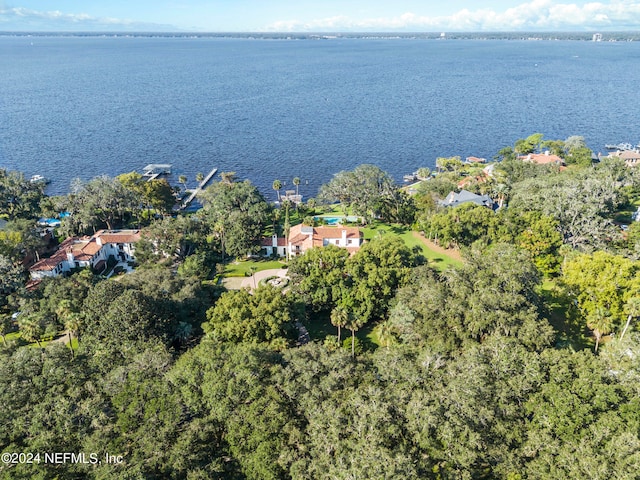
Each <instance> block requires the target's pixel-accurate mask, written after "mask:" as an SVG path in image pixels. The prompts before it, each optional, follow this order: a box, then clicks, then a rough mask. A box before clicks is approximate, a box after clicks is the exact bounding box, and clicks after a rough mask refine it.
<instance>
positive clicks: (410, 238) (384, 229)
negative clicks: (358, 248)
mask: <svg viewBox="0 0 640 480" xmlns="http://www.w3.org/2000/svg"><path fill="white" fill-rule="evenodd" d="M362 230H363V232H364V238H365V240H371V239H372V238H375V237H376V236H378V235H395V236H397V237H400V238H401V239H402V241H403V242H404V243H405V245H406V246H407V247H409V248H414V247H419V248H420V250H421V251H422V255H424V257H425V258H426V259H427V260H429V263H430V264H431V265H432V266H433V267H435V268H436V269H438V270H440V271H443V270H446V269H447V268H448V267H450V266H461V265H462V262H461V261H460V260H458V259H457V258H453V257H452V256H450V255H447V254H446V253H442V252H437V251H435V250H432V249H430V248H429V247H428V246H427V245H426V244H425V243H424V242H423V241H422V240H421V239H420V238H418V237H417V236H416V235H414V232H413V231H412V230H411V229H410V228H408V227H405V226H402V225H395V224H387V223H381V222H374V223H373V224H371V225H369V226H367V227H364V228H363V229H362Z"/></svg>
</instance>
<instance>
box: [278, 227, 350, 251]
mask: <svg viewBox="0 0 640 480" xmlns="http://www.w3.org/2000/svg"><path fill="white" fill-rule="evenodd" d="M343 232H345V235H346V238H347V239H355V238H357V239H360V237H361V236H362V233H361V232H360V229H359V228H358V227H307V226H302V225H295V226H293V227H291V231H290V233H289V242H290V243H291V244H292V245H297V246H300V247H304V248H311V247H321V246H323V245H324V241H325V240H330V239H338V238H340V239H341V238H342V234H343Z"/></svg>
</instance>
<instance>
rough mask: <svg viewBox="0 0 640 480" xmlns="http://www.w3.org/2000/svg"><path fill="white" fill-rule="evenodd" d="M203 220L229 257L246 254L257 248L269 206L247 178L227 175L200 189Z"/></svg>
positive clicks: (266, 221) (266, 220)
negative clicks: (239, 180)
mask: <svg viewBox="0 0 640 480" xmlns="http://www.w3.org/2000/svg"><path fill="white" fill-rule="evenodd" d="M201 199H202V203H203V205H204V208H203V215H202V217H203V219H204V221H205V222H206V223H207V224H208V225H209V228H210V229H211V231H212V232H213V233H214V235H215V237H216V238H217V239H218V240H219V242H220V247H221V249H222V250H223V251H224V252H225V253H227V254H228V255H231V256H246V255H247V254H249V253H255V252H257V251H259V249H260V239H261V238H262V230H263V228H264V227H265V226H266V225H268V224H269V220H270V215H269V206H268V205H267V203H266V201H265V199H264V197H263V196H262V194H261V193H260V192H259V191H258V189H257V188H256V187H255V186H254V185H252V184H251V182H249V181H248V180H245V181H244V182H236V181H233V179H232V177H229V176H228V175H227V176H225V177H223V180H222V181H220V182H215V183H213V184H212V185H211V186H209V187H208V188H207V189H206V190H204V191H203V192H202V195H201Z"/></svg>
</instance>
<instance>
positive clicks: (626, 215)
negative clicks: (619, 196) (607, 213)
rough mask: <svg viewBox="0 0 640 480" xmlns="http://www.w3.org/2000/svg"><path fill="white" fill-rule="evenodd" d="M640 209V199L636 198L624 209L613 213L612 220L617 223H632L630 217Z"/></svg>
mask: <svg viewBox="0 0 640 480" xmlns="http://www.w3.org/2000/svg"><path fill="white" fill-rule="evenodd" d="M638 207H640V197H636V198H634V199H632V200H631V202H629V205H626V206H625V207H624V208H620V209H619V210H617V211H616V212H615V213H614V217H613V220H614V221H616V222H619V223H631V222H632V221H633V218H632V215H633V214H634V213H636V211H637V210H638Z"/></svg>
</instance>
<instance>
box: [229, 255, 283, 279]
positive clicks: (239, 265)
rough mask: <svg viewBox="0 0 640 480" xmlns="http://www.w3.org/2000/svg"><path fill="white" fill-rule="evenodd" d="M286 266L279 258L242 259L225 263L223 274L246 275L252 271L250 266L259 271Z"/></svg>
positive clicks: (230, 275)
mask: <svg viewBox="0 0 640 480" xmlns="http://www.w3.org/2000/svg"><path fill="white" fill-rule="evenodd" d="M283 267H286V265H285V263H284V262H281V261H280V260H271V259H258V260H242V261H239V262H238V261H236V262H231V263H228V264H227V265H225V270H224V276H225V277H247V276H250V275H251V273H252V268H255V270H254V272H261V271H262V270H270V269H273V268H283Z"/></svg>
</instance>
